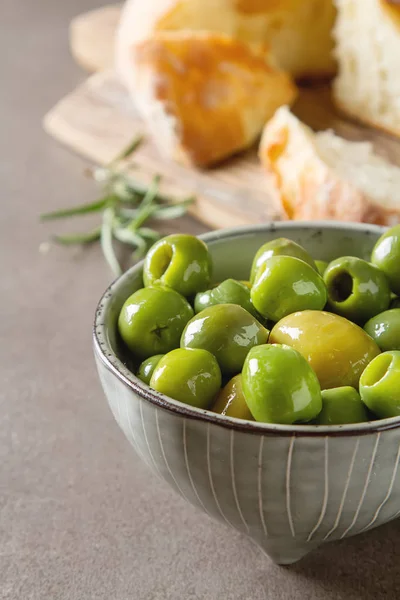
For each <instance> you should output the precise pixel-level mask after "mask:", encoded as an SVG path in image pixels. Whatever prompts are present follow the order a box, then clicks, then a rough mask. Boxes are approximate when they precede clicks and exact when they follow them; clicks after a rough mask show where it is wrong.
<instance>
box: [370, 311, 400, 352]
mask: <svg viewBox="0 0 400 600" xmlns="http://www.w3.org/2000/svg"><path fill="white" fill-rule="evenodd" d="M364 331H366V332H367V333H368V335H370V336H371V337H372V339H373V340H375V342H376V343H377V344H378V346H379V348H380V349H381V350H383V351H386V350H400V308H392V309H391V310H385V312H382V313H380V314H379V315H376V316H375V317H373V318H372V319H370V320H369V321H368V322H367V323H366V324H365V325H364Z"/></svg>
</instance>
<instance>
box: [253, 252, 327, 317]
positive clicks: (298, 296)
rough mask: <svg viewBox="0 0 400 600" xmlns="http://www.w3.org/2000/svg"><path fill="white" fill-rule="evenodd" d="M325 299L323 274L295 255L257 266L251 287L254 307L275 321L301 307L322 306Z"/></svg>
mask: <svg viewBox="0 0 400 600" xmlns="http://www.w3.org/2000/svg"><path fill="white" fill-rule="evenodd" d="M326 299H327V293H326V287H325V284H324V281H323V279H322V277H321V275H319V273H317V272H316V271H315V270H314V269H313V268H312V267H310V265H309V264H307V263H305V262H304V261H302V260H300V259H298V258H295V257H293V256H273V257H272V258H269V259H268V260H267V261H266V262H265V263H264V264H263V265H262V266H261V267H260V268H259V269H258V271H257V275H256V278H255V281H254V284H253V287H252V288H251V300H252V302H253V305H254V307H255V308H256V309H257V310H258V312H259V313H260V314H261V315H262V316H263V317H265V318H266V319H271V320H272V321H275V322H276V321H279V320H280V319H282V318H283V317H286V316H287V315H289V314H291V313H294V312H296V311H299V310H307V309H309V310H322V309H323V308H324V306H325V304H326Z"/></svg>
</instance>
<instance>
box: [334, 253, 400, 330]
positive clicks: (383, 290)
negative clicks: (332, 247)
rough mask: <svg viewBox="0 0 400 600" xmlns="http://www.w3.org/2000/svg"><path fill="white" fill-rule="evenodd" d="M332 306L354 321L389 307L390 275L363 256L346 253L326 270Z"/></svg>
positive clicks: (367, 317) (362, 322) (361, 321)
mask: <svg viewBox="0 0 400 600" xmlns="http://www.w3.org/2000/svg"><path fill="white" fill-rule="evenodd" d="M324 281H325V284H326V287H327V290H328V306H329V310H332V312H335V313H336V314H338V315H341V316H342V317H346V318H347V319H350V320H351V321H354V322H355V323H359V324H364V323H365V322H366V321H368V319H371V318H372V317H373V316H375V315H377V314H379V313H381V312H382V311H384V310H387V308H389V304H390V299H391V293H390V288H389V283H388V281H387V278H386V276H385V274H384V273H382V271H380V270H379V269H378V268H377V267H375V266H374V265H372V264H371V263H368V262H367V261H365V260H362V259H361V258H356V257H354V256H343V257H341V258H337V259H336V260H333V261H332V262H331V263H329V265H328V268H327V269H326V271H325V273H324Z"/></svg>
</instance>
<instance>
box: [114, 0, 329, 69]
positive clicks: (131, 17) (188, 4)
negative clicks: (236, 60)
mask: <svg viewBox="0 0 400 600" xmlns="http://www.w3.org/2000/svg"><path fill="white" fill-rule="evenodd" d="M335 14H336V11H335V8H334V5H333V0H127V2H126V3H125V6H124V9H123V13H122V18H121V23H120V27H119V31H118V34H117V65H118V68H119V70H120V72H121V73H122V76H123V78H125V77H126V76H127V75H128V73H129V70H130V69H131V62H130V58H129V53H130V48H131V47H132V45H134V44H136V43H137V42H138V41H143V40H145V39H148V38H151V37H152V36H153V35H154V34H156V33H159V32H164V31H181V30H190V31H201V30H203V31H212V32H216V33H224V34H226V35H229V36H231V37H232V38H235V39H237V40H238V41H242V42H246V43H248V44H265V43H268V44H269V46H270V48H271V52H272V56H273V57H274V58H275V60H276V62H277V64H278V65H279V67H281V68H282V69H283V70H285V71H287V72H288V73H290V74H291V75H292V76H294V77H295V78H305V77H307V78H312V77H321V76H327V75H328V76H329V75H332V74H333V73H334V72H335V62H334V58H333V53H332V49H333V39H332V35H331V30H332V27H333V23H334V19H335ZM128 77H129V75H128Z"/></svg>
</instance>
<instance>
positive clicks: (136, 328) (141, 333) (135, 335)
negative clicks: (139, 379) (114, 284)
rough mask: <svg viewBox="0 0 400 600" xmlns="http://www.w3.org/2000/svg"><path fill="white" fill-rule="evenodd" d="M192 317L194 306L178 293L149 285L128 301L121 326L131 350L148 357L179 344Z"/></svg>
mask: <svg viewBox="0 0 400 600" xmlns="http://www.w3.org/2000/svg"><path fill="white" fill-rule="evenodd" d="M192 317H193V309H192V307H191V306H190V304H189V302H188V301H187V300H186V299H185V298H184V297H183V296H181V295H180V294H178V292H176V291H175V290H173V289H170V288H166V287H162V286H154V287H147V288H142V289H140V290H138V291H137V292H135V293H134V294H132V296H130V297H129V298H128V299H127V300H126V301H125V303H124V305H123V307H122V309H121V312H120V314H119V318H118V329H119V333H120V335H121V337H122V339H123V341H124V342H125V344H126V346H127V347H128V348H129V350H131V352H133V353H134V354H135V356H137V357H138V358H141V359H142V360H144V359H145V358H149V357H150V356H154V355H155V354H165V353H166V352H169V351H170V350H173V349H174V348H177V347H179V342H180V337H181V334H182V331H183V330H184V328H185V326H186V323H187V322H188V321H189V320H190V319H191V318H192Z"/></svg>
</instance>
